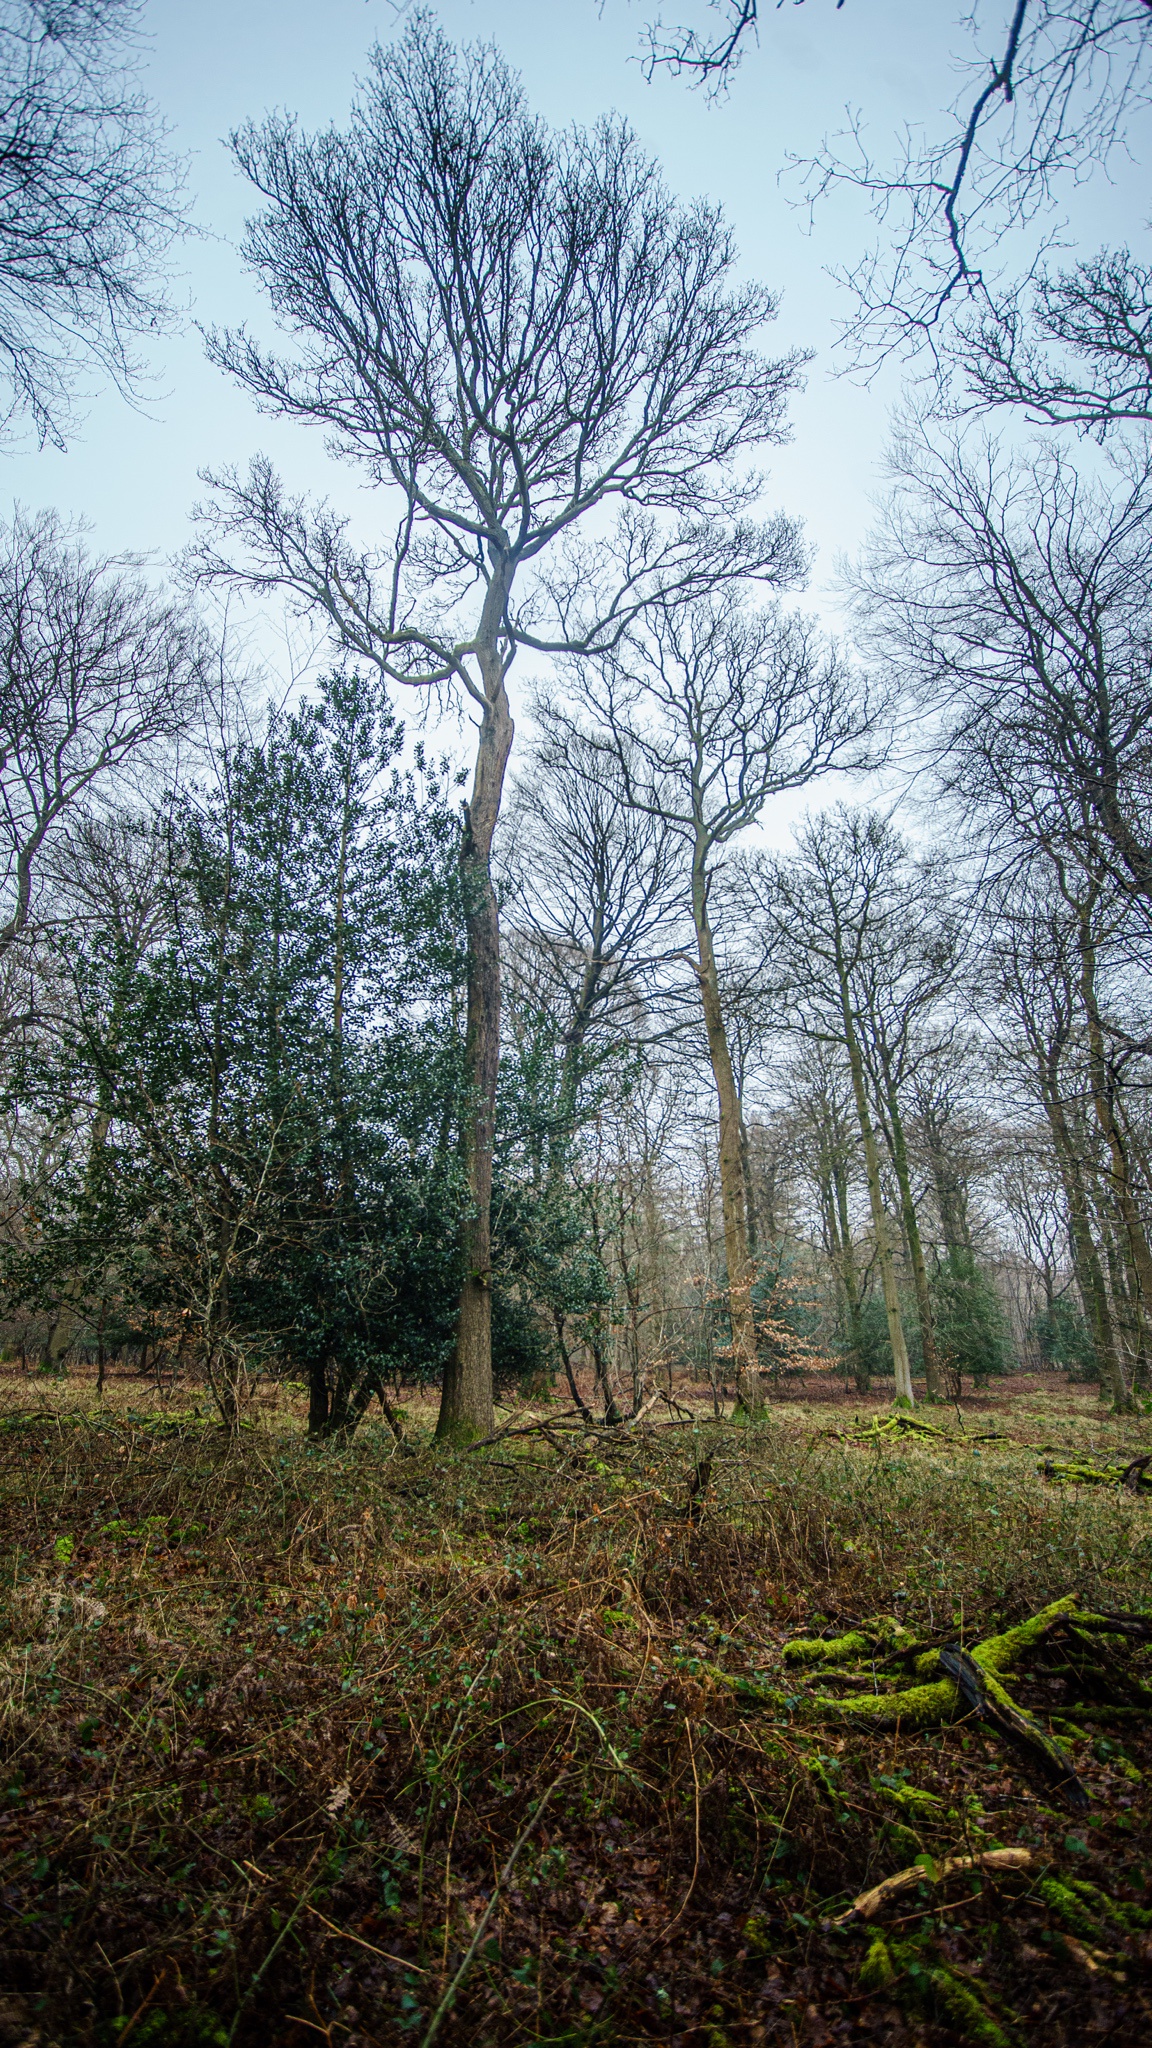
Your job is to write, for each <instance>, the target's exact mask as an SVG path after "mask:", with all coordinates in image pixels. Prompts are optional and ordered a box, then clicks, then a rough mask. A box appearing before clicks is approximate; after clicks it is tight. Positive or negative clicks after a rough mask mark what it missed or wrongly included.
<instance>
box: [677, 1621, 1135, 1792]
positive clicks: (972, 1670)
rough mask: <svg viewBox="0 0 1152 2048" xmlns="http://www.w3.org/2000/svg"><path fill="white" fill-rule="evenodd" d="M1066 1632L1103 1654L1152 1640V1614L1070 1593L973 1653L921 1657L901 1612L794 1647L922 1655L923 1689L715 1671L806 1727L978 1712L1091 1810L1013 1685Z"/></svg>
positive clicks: (831, 1658)
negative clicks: (792, 1685) (848, 1686)
mask: <svg viewBox="0 0 1152 2048" xmlns="http://www.w3.org/2000/svg"><path fill="white" fill-rule="evenodd" d="M1057 1632H1063V1633H1064V1634H1065V1636H1066V1637H1067V1638H1069V1639H1071V1640H1074V1641H1076V1642H1077V1643H1082V1644H1085V1645H1087V1646H1088V1649H1089V1651H1090V1652H1091V1649H1092V1641H1091V1639H1092V1638H1095V1639H1096V1642H1097V1643H1098V1644H1099V1645H1100V1646H1101V1647H1102V1648H1103V1647H1105V1646H1108V1647H1109V1648H1110V1646H1111V1645H1112V1644H1119V1643H1121V1642H1124V1641H1127V1642H1147V1641H1149V1640H1152V1618H1150V1617H1147V1616H1143V1615H1120V1614H1107V1613H1096V1612H1094V1611H1092V1610H1090V1609H1087V1608H1084V1607H1082V1606H1081V1605H1080V1601H1079V1599H1078V1597H1077V1595H1076V1594H1074V1593H1069V1594H1066V1595H1065V1597H1064V1598H1063V1599H1062V1600H1054V1601H1052V1602H1051V1603H1050V1604H1049V1605H1048V1606H1047V1607H1044V1608H1041V1610H1040V1612H1039V1613H1038V1614H1034V1615H1031V1616H1030V1617H1029V1618H1028V1620H1027V1621H1022V1622H1020V1623H1018V1624H1017V1625H1016V1626H1015V1627H1014V1628H1009V1629H1003V1630H1001V1631H1000V1633H999V1634H997V1635H994V1636H987V1637H985V1639H984V1641H983V1642H979V1643H976V1644H974V1645H972V1647H971V1648H970V1649H964V1648H962V1647H961V1646H960V1645H959V1644H958V1643H951V1644H943V1645H941V1646H940V1647H938V1648H935V1649H926V1650H924V1651H923V1652H921V1653H920V1654H918V1655H915V1652H916V1643H915V1640H914V1638H911V1637H910V1635H909V1632H908V1630H906V1629H905V1628H904V1626H903V1624H901V1623H899V1622H897V1621H895V1620H894V1619H893V1618H892V1617H891V1616H884V1617H880V1618H879V1619H877V1620H875V1621H870V1622H866V1623H863V1624H862V1625H861V1626H860V1627H859V1628H858V1629H853V1630H850V1631H848V1632H846V1633H845V1634H844V1635H842V1636H838V1637H833V1638H831V1639H824V1638H819V1637H800V1638H798V1639H796V1640H795V1641H793V1642H792V1643H788V1644H786V1645H785V1648H784V1658H785V1661H786V1662H787V1663H789V1664H792V1665H801V1666H803V1665H806V1664H811V1663H813V1662H816V1661H818V1660H819V1661H822V1662H823V1663H825V1664H831V1665H836V1664H843V1665H845V1666H848V1665H850V1664H852V1663H862V1662H864V1661H865V1660H868V1661H870V1662H871V1663H872V1664H873V1666H874V1667H875V1665H877V1664H880V1665H883V1664H885V1663H887V1664H889V1665H892V1664H900V1663H902V1662H903V1663H905V1664H906V1663H907V1660H908V1658H909V1656H912V1655H914V1667H913V1668H914V1673H915V1677H916V1679H917V1681H918V1682H917V1683H916V1684H915V1685H900V1684H898V1683H895V1684H893V1685H892V1687H891V1689H890V1690H887V1691H880V1690H877V1691H875V1692H870V1693H852V1694H850V1695H848V1696H846V1697H844V1698H834V1697H832V1696H831V1695H830V1694H827V1693H819V1692H801V1693H786V1692H784V1691H782V1690H781V1689H780V1687H778V1686H767V1685H764V1684H763V1683H762V1682H761V1681H760V1680H758V1679H750V1678H734V1677H732V1676H730V1675H729V1674H728V1673H726V1672H723V1671H720V1670H718V1669H716V1668H714V1667H713V1668H712V1670H711V1674H710V1675H711V1676H712V1678H713V1679H714V1680H715V1681H716V1682H718V1683H719V1684H721V1685H723V1686H724V1687H726V1688H727V1689H729V1690H731V1691H733V1692H735V1693H737V1694H738V1695H739V1696H740V1697H741V1698H744V1699H748V1700H754V1701H755V1702H756V1704H757V1705H758V1706H761V1707H764V1708H768V1709H770V1710H774V1711H776V1712H777V1713H781V1714H788V1715H789V1716H792V1717H794V1718H796V1719H799V1720H803V1721H817V1722H820V1721H840V1722H842V1723H847V1724H848V1725H849V1726H854V1727H857V1728H875V1729H881V1728H895V1727H902V1728H905V1729H909V1730H919V1729H924V1728H934V1727H940V1726H942V1725H944V1724H945V1723H947V1722H950V1721H955V1720H959V1719H962V1718H964V1717H965V1716H966V1715H970V1714H976V1715H978V1716H979V1717H980V1718H981V1719H982V1720H983V1721H985V1722H986V1723H987V1724H988V1726H990V1727H991V1728H993V1729H995V1730H996V1732H997V1733H998V1734H1000V1735H1001V1736H1002V1738H1003V1739H1004V1740H1005V1741H1007V1742H1009V1743H1011V1744H1012V1746H1013V1747H1014V1748H1016V1749H1017V1750H1019V1751H1021V1752H1022V1753H1023V1754H1024V1755H1026V1756H1027V1757H1028V1758H1029V1760H1030V1761H1031V1762H1032V1763H1033V1764H1035V1765H1036V1766H1037V1767H1038V1768H1039V1770H1040V1771H1041V1772H1042V1773H1043V1775H1044V1777H1045V1778H1046V1779H1047V1780H1048V1781H1049V1783H1051V1784H1053V1785H1055V1786H1056V1787H1057V1788H1058V1789H1059V1790H1060V1791H1061V1793H1062V1794H1063V1796H1064V1797H1065V1798H1066V1799H1067V1800H1068V1801H1069V1803H1070V1804H1073V1805H1075V1806H1084V1805H1086V1804H1087V1795H1086V1793H1085V1792H1084V1788H1083V1786H1082V1785H1081V1784H1080V1781H1079V1779H1078V1778H1077V1776H1076V1773H1075V1770H1074V1769H1073V1766H1072V1762H1071V1758H1070V1757H1069V1755H1068V1752H1067V1750H1066V1749H1065V1748H1064V1747H1063V1745H1062V1744H1061V1743H1060V1742H1059V1741H1058V1740H1057V1739H1056V1738H1055V1737H1054V1736H1052V1735H1050V1734H1048V1733H1047V1731H1046V1730H1045V1729H1044V1728H1042V1727H1041V1725H1040V1723H1039V1722H1038V1721H1037V1720H1036V1718H1035V1716H1034V1715H1032V1714H1030V1713H1028V1712H1027V1711H1026V1709H1024V1708H1023V1707H1021V1706H1020V1705H1019V1704H1018V1703H1017V1701H1015V1700H1014V1699H1013V1698H1012V1696H1011V1694H1010V1692H1009V1691H1008V1688H1007V1686H1006V1684H1005V1682H1004V1681H1005V1679H1006V1678H1008V1677H1010V1676H1012V1675H1013V1674H1015V1673H1016V1672H1018V1670H1019V1668H1020V1667H1021V1666H1022V1665H1024V1664H1026V1663H1027V1662H1028V1661H1029V1659H1030V1658H1031V1657H1032V1656H1034V1655H1035V1653H1036V1652H1037V1651H1038V1650H1040V1649H1041V1648H1042V1646H1043V1645H1044V1644H1045V1642H1046V1641H1047V1640H1048V1639H1049V1638H1051V1637H1053V1636H1054V1635H1056V1634H1057ZM1096 1654H1097V1655H1098V1654H1099V1652H1098V1651H1097V1653H1096ZM1113 1654H1114V1653H1113Z"/></svg>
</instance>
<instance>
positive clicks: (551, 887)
mask: <svg viewBox="0 0 1152 2048" xmlns="http://www.w3.org/2000/svg"><path fill="white" fill-rule="evenodd" d="M533 722H534V734H533V740H532V744H531V747H530V749H529V751H528V754H527V757H526V759H525V762H524V766H523V768H522V769H521V771H520V773H519V775H518V776H517V778H516V781H515V785H514V788H513V795H512V801H511V803H510V804H509V805H508V807H507V812H506V820H505V823H504V824H503V825H502V827H501V833H502V840H503V845H502V850H501V857H500V868H501V870H502V873H501V876H500V880H501V883H502V893H503V902H504V923H505V928H506V930H507V929H508V927H509V926H510V927H511V932H512V937H513V944H512V945H511V946H509V947H508V948H507V951H508V965H509V970H510V972H511V973H513V974H516V973H517V972H518V970H519V967H520V965H521V963H523V964H524V965H526V966H528V967H529V970H530V972H531V975H532V979H533V989H534V993H535V995H536V997H537V1000H539V1001H541V1002H543V1003H544V1004H545V1005H546V1007H547V1009H548V1011H549V1013H550V1015H551V1018H552V1020H553V1023H554V1025H555V1027H556V1029H557V1031H558V1034H559V1040H560V1045H561V1048H562V1074H561V1080H560V1086H559V1090H558V1100H559V1116H560V1132H559V1135H560V1136H561V1137H563V1134H564V1132H565V1131H566V1130H568V1129H570V1128H571V1125H572V1122H573V1120H574V1117H575V1114H576V1098H577V1094H578V1090H579V1085H580V1080H581V1077H582V1072H583V1069H584V1066H585V1063H586V1060H587V1059H588V1057H589V1056H590V1046H589V1040H590V1039H592V1040H594V1041H595V1042H596V1043H597V1044H598V1045H599V1047H600V1048H601V1049H603V1050H610V1049H611V1048H612V1047H613V1045H617V1044H619V1043H620V1042H621V1041H622V1040H625V1039H630V1038H634V1037H636V1036H637V1035H638V1034H642V1033H644V1032H645V1031H646V1028H647V1024H648V1022H649V1020H648V1019H647V1018H646V1016H645V1008H646V1004H645V999H646V997H647V995H648V994H649V993H650V991H651V988H652V985H653V980H654V975H655V971H656V968H657V965H658V963H659V962H660V961H661V960H662V959H663V956H664V955H665V954H666V953H667V951H668V949H669V947H670V946H671V945H673V944H674V938H675V932H676V926H677V921H678V919H679V918H680V917H681V916H682V902H681V898H682V890H681V888H680V883H679V874H678V865H679V862H678V856H679V851H680V848H679V841H678V839H677V836H676V834H675V832H674V831H673V830H672V828H671V827H670V826H669V825H668V824H667V823H666V821H665V820H664V819H662V818H658V817H651V816H649V815H648V814H646V813H644V812H640V811H637V810H636V809H635V808H634V806H632V805H630V804H629V803H628V801H627V784H626V780H625V778H624V777H623V776H622V775H621V774H620V772H619V767H618V764H617V763H616V762H615V761H614V759H613V757H612V756H611V755H609V754H606V753H605V751H604V749H603V747H601V746H599V745H597V743H596V742H595V741H594V740H593V739H591V738H589V736H588V735H587V734H585V733H582V732H580V731H579V730H576V729H574V728H573V726H572V722H571V720H570V719H569V718H568V717H567V716H566V715H565V714H564V712H563V711H562V709H561V708H560V707H559V706H558V705H556V704H555V703H553V702H552V701H551V700H549V699H547V698H542V699H540V700H538V701H537V702H536V703H535V704H534V706H533ZM526 956H527V957H526Z"/></svg>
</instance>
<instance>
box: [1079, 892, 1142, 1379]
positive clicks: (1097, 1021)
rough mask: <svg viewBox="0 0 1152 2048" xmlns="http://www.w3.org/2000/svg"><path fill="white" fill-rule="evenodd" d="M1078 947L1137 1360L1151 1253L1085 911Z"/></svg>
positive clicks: (1097, 1110)
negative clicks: (1112, 1066) (1130, 1163)
mask: <svg viewBox="0 0 1152 2048" xmlns="http://www.w3.org/2000/svg"><path fill="white" fill-rule="evenodd" d="M1078 936H1079V945H1080V994H1081V998H1082V1000H1083V1003H1084V1010H1085V1014H1086V1016H1087V1019H1088V1053H1089V1060H1088V1066H1089V1078H1090V1084H1091V1091H1092V1108H1093V1112H1094V1114H1095V1118H1096V1123H1097V1126H1098V1128H1099V1131H1100V1135H1101V1137H1102V1138H1103V1140H1104V1143H1105V1145H1106V1146H1107V1148H1108V1162H1109V1170H1108V1191H1109V1195H1110V1197H1111V1203H1112V1206H1113V1208H1114V1210H1115V1213H1116V1217H1117V1220H1118V1222H1119V1224H1120V1228H1121V1233H1122V1252H1123V1257H1124V1263H1125V1265H1126V1266H1127V1269H1128V1287H1127V1293H1128V1296H1129V1299H1130V1301H1131V1304H1132V1320H1133V1325H1134V1328H1133V1338H1134V1343H1133V1355H1134V1358H1137V1359H1138V1358H1140V1357H1141V1356H1142V1354H1143V1352H1144V1348H1145V1323H1146V1319H1147V1313H1148V1308H1149V1305H1150V1304H1152V1249H1150V1248H1149V1244H1148V1239H1147V1237H1146V1235H1145V1232H1144V1225H1143V1222H1142V1220H1141V1216H1140V1210H1139V1206H1138V1204H1137V1202H1136V1198H1135V1195H1134V1193H1133V1189H1132V1177H1131V1174H1130V1172H1129V1168H1128V1153H1127V1147H1126V1145H1125V1142H1124V1133H1123V1130H1122V1129H1121V1126H1120V1120H1119V1118H1118V1116H1117V1114H1116V1108H1115V1104H1114V1102H1113V1091H1112V1079H1111V1075H1110V1073H1109V1070H1108V1060H1107V1053H1106V1050H1105V1045H1104V1030H1103V1024H1102V1021H1101V1017H1100V1010H1099V1006H1098V1004H1097V1001H1096V948H1095V942H1094V940H1093V937H1092V927H1091V917H1090V911H1089V910H1088V909H1087V908H1086V907H1081V909H1080V913H1079V918H1078Z"/></svg>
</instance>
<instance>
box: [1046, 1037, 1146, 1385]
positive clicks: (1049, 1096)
mask: <svg viewBox="0 0 1152 2048" xmlns="http://www.w3.org/2000/svg"><path fill="white" fill-rule="evenodd" d="M1041 1092H1042V1094H1043V1099H1044V1108H1045V1111H1046V1112H1047V1116H1048V1127H1049V1129H1050V1130H1051V1132H1052V1142H1053V1149H1054V1150H1055V1153H1056V1162H1057V1165H1058V1167H1059V1170H1060V1178H1061V1180H1062V1181H1063V1183H1064V1199H1065V1201H1066V1202H1067V1204H1068V1236H1069V1241H1070V1246H1071V1251H1072V1266H1073V1270H1074V1272H1075V1274H1076V1285H1077V1288H1078V1289H1079V1292H1080V1299H1081V1301H1082V1303H1083V1305H1084V1312H1085V1314H1086V1316H1087V1318H1088V1325H1089V1328H1090V1329H1091V1332H1092V1346H1093V1349H1094V1351H1095V1353H1096V1363H1097V1365H1098V1367H1099V1369H1100V1383H1101V1385H1102V1386H1104V1387H1106V1388H1107V1389H1108V1391H1109V1392H1110V1393H1111V1395H1112V1402H1113V1406H1114V1407H1115V1408H1116V1409H1117V1411H1118V1412H1121V1413H1123V1412H1124V1411H1125V1410H1127V1408H1128V1407H1129V1406H1130V1405H1131V1401H1130V1395H1129V1392H1128V1387H1127V1383H1126V1381H1125V1378H1124V1368H1123V1366H1122V1364H1121V1362H1120V1354H1119V1351H1118V1349H1117V1345H1116V1332H1115V1328H1114V1325H1113V1321H1112V1308H1111V1303H1110V1302H1109V1299H1108V1288H1107V1284H1106V1282H1105V1279H1104V1272H1103V1268H1102V1267H1101V1264H1100V1255H1099V1253H1098V1251H1097V1249H1096V1241H1095V1239H1094V1237H1093V1235H1092V1224H1091V1218H1090V1213H1089V1207H1088V1193H1087V1189H1086V1187H1085V1185H1084V1174H1083V1169H1082V1167H1081V1164H1080V1155H1079V1152H1078V1150H1077V1147H1076V1144H1075V1142H1074V1140H1073V1137H1072V1133H1071V1131H1070V1130H1069V1128H1068V1119H1067V1116H1066V1115H1065V1112H1064V1105H1063V1103H1062V1101H1061V1099H1060V1095H1059V1092H1058V1087H1057V1085H1056V1083H1055V1081H1054V1078H1053V1077H1052V1076H1051V1075H1047V1074H1046V1075H1044V1076H1042V1078H1041Z"/></svg>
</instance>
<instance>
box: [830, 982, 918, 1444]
mask: <svg viewBox="0 0 1152 2048" xmlns="http://www.w3.org/2000/svg"><path fill="white" fill-rule="evenodd" d="M840 1001H841V1008H842V1012H843V1017H844V1042H845V1045H846V1047H847V1051H848V1064H849V1066H850V1068H851V1070H852V1093H853V1096H854V1098H855V1101H856V1115H857V1118H858V1120H859V1124H860V1136H861V1139H862V1140H863V1144H864V1166H865V1171H866V1173H867V1177H868V1200H869V1202H870V1204H871V1208H872V1228H873V1229H874V1231H875V1233H876V1263H877V1265H878V1266H879V1268H880V1285H881V1287H882V1288H883V1290H884V1308H885V1312H886V1314H887V1317H888V1341H889V1343H890V1344H891V1346H892V1363H893V1366H894V1368H895V1373H896V1398H897V1400H898V1401H907V1403H908V1405H909V1407H912V1406H913V1405H914V1403H915V1398H916V1397H915V1395H914V1394H913V1392H912V1368H911V1366H910V1364H909V1362H908V1346H907V1344H906V1343H905V1342H904V1325H903V1323H902V1322H901V1320H900V1296H899V1293H898V1291H897V1287H896V1273H895V1270H894V1267H893V1264H892V1247H891V1244H890V1243H889V1241H888V1218H887V1216H886V1215H885V1214H884V1191H883V1189H882V1187H881V1185H880V1153H879V1150H878V1149H877V1145H876V1130H875V1126H874V1125H873V1122H872V1112H871V1110H870V1109H869V1107H868V1089H867V1085H866V1083H865V1079H864V1061H863V1059H862V1057H861V1054H860V1041H859V1039H858V1038H857V1036H856V1025H855V1022H854V1021H853V1017H852V1002H851V997H850V995H849V991H848V986H847V982H846V981H845V980H844V978H843V976H841V982H840Z"/></svg>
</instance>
